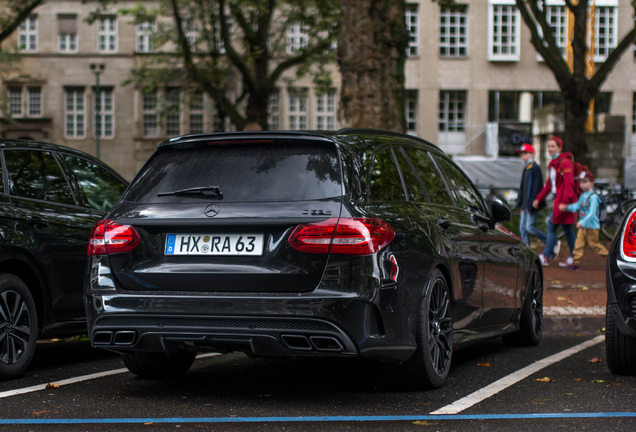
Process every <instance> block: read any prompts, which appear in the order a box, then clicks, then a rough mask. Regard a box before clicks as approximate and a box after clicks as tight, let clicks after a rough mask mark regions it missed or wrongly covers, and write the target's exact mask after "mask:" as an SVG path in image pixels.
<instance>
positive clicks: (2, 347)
mask: <svg viewBox="0 0 636 432" xmlns="http://www.w3.org/2000/svg"><path fill="white" fill-rule="evenodd" d="M37 339H38V315H37V310H36V308H35V302H34V301H33V296H32V295H31V292H30V291H29V288H28V287H27V286H26V284H25V283H24V282H23V281H22V279H20V278H19V277H17V276H15V275H12V274H9V273H0V380H3V381H4V380H8V379H13V378H16V377H18V376H20V375H21V374H22V373H23V372H24V371H25V369H26V368H27V367H28V366H29V364H30V363H31V360H32V359H33V354H34V353H35V346H36V342H37Z"/></svg>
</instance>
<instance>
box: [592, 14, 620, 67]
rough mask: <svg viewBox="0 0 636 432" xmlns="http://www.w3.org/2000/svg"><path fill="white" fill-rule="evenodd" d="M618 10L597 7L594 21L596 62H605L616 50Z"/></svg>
mask: <svg viewBox="0 0 636 432" xmlns="http://www.w3.org/2000/svg"><path fill="white" fill-rule="evenodd" d="M617 11H618V8H617V7H614V6H608V7H596V12H595V14H594V19H595V21H596V26H595V29H594V61H595V62H604V61H605V60H606V59H607V56H608V55H610V53H611V52H612V51H614V48H616V22H617V19H618V18H617V16H616V14H617Z"/></svg>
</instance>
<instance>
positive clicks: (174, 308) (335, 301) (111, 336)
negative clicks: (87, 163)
mask: <svg viewBox="0 0 636 432" xmlns="http://www.w3.org/2000/svg"><path fill="white" fill-rule="evenodd" d="M85 299H86V309H87V318H88V328H89V335H90V339H91V344H92V345H93V346H95V347H100V348H106V349H110V350H115V351H121V352H124V351H153V352H174V351H176V350H179V349H190V350H196V351H213V352H232V351H245V352H251V353H253V354H255V355H258V356H353V355H364V356H368V357H374V358H378V359H380V360H384V361H405V360H407V359H408V358H410V356H411V355H412V353H413V351H414V350H415V345H414V344H400V345H402V346H395V345H396V344H395V339H393V338H387V337H386V335H385V331H384V324H383V320H382V318H381V315H380V312H379V311H378V308H377V307H376V306H375V305H374V304H373V303H370V302H368V301H366V300H364V299H362V298H360V297H358V296H357V295H355V294H351V293H346V294H345V293H335V292H332V291H324V292H323V291H320V290H317V291H314V292H313V293H311V294H303V295H297V296H273V297H257V296H234V295H233V296H220V295H214V296H200V295H192V296H189V295H183V294H181V293H179V294H178V295H157V294H154V293H153V294H147V295H143V294H138V293H134V294H121V293H113V294H102V295H98V294H95V293H93V294H92V295H87V296H86V298H85ZM398 339H400V338H398ZM389 341H392V342H389ZM389 344H390V345H389Z"/></svg>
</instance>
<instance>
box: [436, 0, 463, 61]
mask: <svg viewBox="0 0 636 432" xmlns="http://www.w3.org/2000/svg"><path fill="white" fill-rule="evenodd" d="M439 54H440V56H442V57H466V56H467V55H468V6H466V5H463V6H461V7H460V9H457V10H451V9H449V8H447V7H444V6H442V8H441V10H440V23H439Z"/></svg>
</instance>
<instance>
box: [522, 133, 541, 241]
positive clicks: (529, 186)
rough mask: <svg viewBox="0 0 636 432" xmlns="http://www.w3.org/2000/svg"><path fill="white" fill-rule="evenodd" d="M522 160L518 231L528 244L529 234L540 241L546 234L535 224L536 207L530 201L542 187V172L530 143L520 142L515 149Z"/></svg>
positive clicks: (537, 211) (532, 200)
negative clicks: (519, 145)
mask: <svg viewBox="0 0 636 432" xmlns="http://www.w3.org/2000/svg"><path fill="white" fill-rule="evenodd" d="M517 153H519V154H520V155H521V160H522V161H523V165H524V168H523V173H522V174H521V184H520V185H519V190H518V191H517V208H519V209H521V219H520V220H519V232H520V233H521V238H522V239H523V241H524V242H525V243H526V244H527V245H528V246H530V236H535V237H536V238H538V239H539V240H541V242H542V243H545V242H546V235H545V233H544V232H543V231H541V230H540V229H539V228H537V226H536V221H537V214H538V213H539V210H538V209H535V208H534V207H533V206H532V203H533V202H534V200H535V199H536V198H537V195H539V192H541V189H542V188H543V173H542V172H541V167H540V166H539V164H538V163H536V162H535V161H534V154H535V151H534V147H533V146H532V144H527V143H526V144H522V145H521V147H520V148H519V149H518V150H517Z"/></svg>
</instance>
